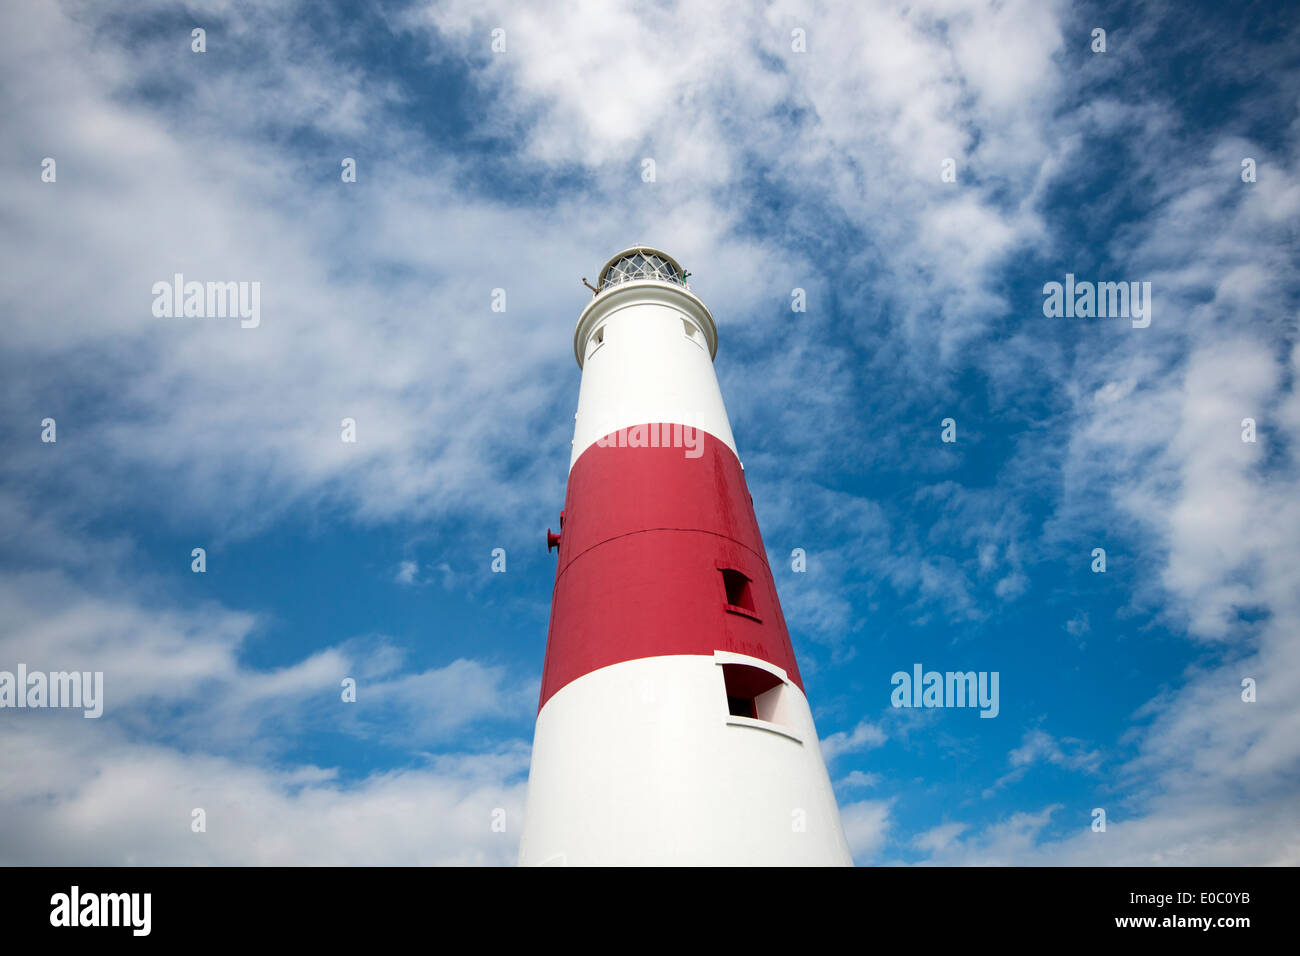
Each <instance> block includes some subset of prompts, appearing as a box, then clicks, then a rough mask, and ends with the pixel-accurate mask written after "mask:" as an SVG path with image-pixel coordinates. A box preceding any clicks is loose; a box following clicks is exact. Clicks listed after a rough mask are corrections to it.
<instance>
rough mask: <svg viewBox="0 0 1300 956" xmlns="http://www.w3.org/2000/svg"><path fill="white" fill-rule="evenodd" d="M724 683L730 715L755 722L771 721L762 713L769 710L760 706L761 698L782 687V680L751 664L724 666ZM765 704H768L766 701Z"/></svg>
mask: <svg viewBox="0 0 1300 956" xmlns="http://www.w3.org/2000/svg"><path fill="white" fill-rule="evenodd" d="M722 681H723V684H724V685H725V686H726V691H727V713H728V714H730V715H731V716H732V717H749V718H751V719H753V720H760V719H762V720H770V719H771V718H770V716H768V715H767V714H762V713H761V712H762V711H763V710H765V709H767V708H765V707H763V706H761V705H760V701H759V698H761V697H763V695H764V694H767V693H768V691H770V690H772V689H773V688H775V687H780V686H781V678H779V677H777V676H776V675H775V674H773V673H771V672H770V671H765V670H763V669H762V668H761V667H752V666H750V665H749V664H723V665H722ZM763 703H766V699H765V700H764V701H763Z"/></svg>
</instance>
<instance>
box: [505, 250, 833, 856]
mask: <svg viewBox="0 0 1300 956" xmlns="http://www.w3.org/2000/svg"><path fill="white" fill-rule="evenodd" d="M688 275H689V274H688V273H686V272H684V271H683V270H682V268H681V266H680V265H679V264H678V263H677V261H676V260H675V259H673V258H672V257H671V256H669V255H667V254H666V253H664V252H661V251H659V250H657V249H651V248H648V247H645V246H636V247H633V248H630V249H626V250H624V251H623V252H620V253H618V254H617V255H615V256H614V257H613V258H611V259H610V260H609V261H608V262H606V263H605V265H604V267H603V268H602V269H601V271H600V273H599V277H598V279H597V282H596V285H595V286H591V288H593V290H594V296H593V298H592V300H591V301H590V302H589V303H588V304H587V307H586V308H585V309H583V311H582V314H581V315H580V316H579V318H578V324H577V328H576V330H575V332H574V336H573V354H574V358H575V359H576V360H577V362H578V367H579V368H580V369H581V371H582V384H581V387H580V389H579V393H578V410H577V414H576V415H575V416H574V429H573V432H574V434H573V452H572V455H571V458H570V462H569V480H568V489H567V492H566V494H565V501H564V509H563V510H562V511H561V512H560V519H559V531H558V532H556V531H554V530H550V531H548V533H547V539H548V540H547V545H548V548H554V549H556V550H557V552H558V559H557V567H556V571H555V590H554V592H553V596H552V602H551V619H550V628H549V633H548V636H547V644H546V662H545V665H544V667H543V673H542V687H541V699H540V701H539V706H538V713H537V725H536V730H535V732H534V737H533V752H532V764H531V767H530V770H529V777H528V800H527V809H526V813H525V820H524V831H523V837H522V840H521V843H520V850H519V862H520V864H521V865H570V866H573V865H597V866H601V865H713V866H753V865H757V866H768V865H794V866H803V865H841V864H845V865H847V864H851V862H852V859H851V857H850V854H849V850H848V846H847V844H846V842H845V839H844V833H843V829H842V827H841V824H840V816H839V808H838V806H837V805H836V802H835V795H834V792H833V791H832V789H831V783H830V778H829V777H828V776H827V772H826V765H825V763H824V761H823V760H822V755H821V749H820V746H819V743H818V737H817V730H816V727H814V725H813V717H812V711H811V709H810V707H809V704H808V698H807V696H806V694H805V692H804V685H803V679H802V678H801V677H800V675H799V667H798V665H797V664H796V663H795V658H794V651H793V649H792V647H791V644H790V636H789V632H788V631H787V629H786V624H785V618H784V617H783V616H782V613H781V604H780V601H779V599H778V598H777V593H776V586H775V584H774V582H773V579H772V571H771V569H770V568H769V567H768V563H767V556H766V552H765V551H764V548H763V541H762V538H761V536H760V535H759V530H758V521H757V519H756V517H755V515H754V506H753V499H752V498H751V496H750V494H749V489H748V487H747V485H746V483H745V474H744V467H743V465H742V464H741V462H740V458H739V457H738V455H737V452H736V442H735V439H734V437H733V436H732V433H731V425H730V423H729V422H728V420H727V411H726V407H725V406H724V404H723V401H722V393H721V390H720V389H719V388H718V380H717V376H716V375H715V374H714V370H713V361H714V358H715V357H716V355H717V351H718V332H717V327H716V325H715V324H714V321H713V315H712V314H711V313H710V312H709V309H708V307H707V306H706V305H705V304H704V302H703V301H701V299H700V298H699V296H697V295H696V294H695V293H694V292H692V291H691V289H690V287H689V286H688V285H687V282H686V278H687V276H688ZM584 281H585V280H584Z"/></svg>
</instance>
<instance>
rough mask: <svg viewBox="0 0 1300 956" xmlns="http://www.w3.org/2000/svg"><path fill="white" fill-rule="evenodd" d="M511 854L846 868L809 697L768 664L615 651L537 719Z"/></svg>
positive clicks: (532, 859) (563, 860) (556, 861)
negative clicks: (616, 659) (624, 655)
mask: <svg viewBox="0 0 1300 956" xmlns="http://www.w3.org/2000/svg"><path fill="white" fill-rule="evenodd" d="M519 862H520V865H524V866H528V865H571V866H572V865H582V866H619V865H631V866H647V865H650V866H654V865H667V866H683V865H685V866H693V865H694V866H825V865H851V864H852V862H853V861H852V857H851V856H850V853H849V849H848V845H847V844H846V842H845V839H844V833H843V830H842V828H841V826H840V818H839V809H838V807H837V805H836V802H835V796H834V793H833V792H832V790H831V785H830V779H829V777H828V776H827V773H826V767H825V764H824V763H823V761H822V756H821V748H820V745H819V743H818V738H817V730H816V728H815V727H814V725H813V719H812V712H811V711H810V710H809V707H808V701H807V699H806V698H805V697H804V695H803V692H802V691H801V690H800V689H799V687H798V686H797V685H795V684H794V683H793V682H791V681H790V680H789V679H788V678H787V677H786V674H785V672H784V671H782V670H781V669H780V668H779V667H775V666H774V665H772V664H769V663H767V662H766V661H762V660H759V659H757V658H751V657H747V656H744V655H740V654H731V653H726V652H722V651H718V652H716V653H715V654H713V655H711V656H704V655H673V656H667V657H650V658H641V659H638V660H632V661H624V662H622V663H618V664H612V665H610V666H608V667H603V668H600V669H599V670H596V671H593V672H591V673H589V674H586V675H584V676H582V677H580V678H578V679H576V680H574V681H572V682H570V683H569V684H566V685H565V686H564V687H563V688H561V689H560V690H559V691H557V692H556V693H555V694H554V695H553V696H552V697H551V698H550V699H549V700H547V702H546V704H545V706H544V707H543V708H542V710H541V712H540V713H539V714H538V716H537V729H536V733H535V736H534V742H533V753H532V766H531V770H530V772H529V780H528V807H527V811H526V814H525V820H524V834H523V839H522V841H521V844H520V851H519Z"/></svg>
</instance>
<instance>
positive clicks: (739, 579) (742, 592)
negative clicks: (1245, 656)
mask: <svg viewBox="0 0 1300 956" xmlns="http://www.w3.org/2000/svg"><path fill="white" fill-rule="evenodd" d="M718 570H720V571H721V572H722V583H723V586H724V587H725V588H726V592H727V606H728V607H731V608H735V609H737V610H740V611H744V612H745V613H747V614H749V615H751V616H753V617H757V616H758V612H757V611H756V610H755V609H754V592H753V589H752V588H751V587H750V582H749V578H747V577H746V576H745V575H743V574H741V573H740V572H739V571H735V570H732V569H731V568H719V569H718Z"/></svg>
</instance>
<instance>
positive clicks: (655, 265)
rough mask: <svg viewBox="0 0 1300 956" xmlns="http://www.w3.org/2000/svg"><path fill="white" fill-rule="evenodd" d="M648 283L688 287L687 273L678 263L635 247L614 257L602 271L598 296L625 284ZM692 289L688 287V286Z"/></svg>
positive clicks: (651, 250) (665, 254) (671, 258)
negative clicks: (641, 281)
mask: <svg viewBox="0 0 1300 956" xmlns="http://www.w3.org/2000/svg"><path fill="white" fill-rule="evenodd" d="M644 279H649V280H652V281H658V282H672V283H675V284H676V285H680V286H686V273H685V271H683V269H682V267H681V264H680V263H678V261H677V260H676V259H674V258H673V257H672V256H670V255H668V253H666V252H663V251H661V250H659V249H654V248H651V247H650V246H632V247H630V248H628V249H624V250H623V251H622V252H620V253H618V254H617V255H614V256H612V257H611V258H610V260H609V261H608V262H606V263H605V265H604V266H603V267H602V268H601V270H600V278H599V279H598V280H597V282H596V293H597V294H600V293H601V292H604V291H605V290H606V289H608V288H609V287H610V286H615V285H619V284H620V283H623V282H637V281H640V280H644ZM686 287H687V288H689V286H686Z"/></svg>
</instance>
